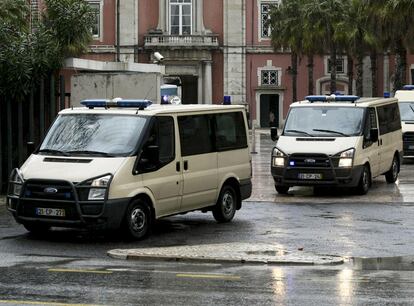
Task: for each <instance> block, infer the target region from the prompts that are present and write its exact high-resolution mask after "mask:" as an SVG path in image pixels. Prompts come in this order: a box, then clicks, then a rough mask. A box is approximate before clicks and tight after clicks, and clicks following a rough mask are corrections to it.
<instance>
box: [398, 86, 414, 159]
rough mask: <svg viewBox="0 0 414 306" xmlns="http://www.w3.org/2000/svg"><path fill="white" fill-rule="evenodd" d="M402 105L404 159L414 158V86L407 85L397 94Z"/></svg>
mask: <svg viewBox="0 0 414 306" xmlns="http://www.w3.org/2000/svg"><path fill="white" fill-rule="evenodd" d="M395 98H397V99H398V103H399V105H400V113H401V121H402V132H403V146H404V157H410V158H412V157H414V85H405V86H404V87H403V89H402V90H397V91H396V92H395Z"/></svg>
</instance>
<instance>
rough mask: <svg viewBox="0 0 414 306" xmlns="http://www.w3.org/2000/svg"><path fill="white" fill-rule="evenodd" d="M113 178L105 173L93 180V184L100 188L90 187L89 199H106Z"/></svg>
mask: <svg viewBox="0 0 414 306" xmlns="http://www.w3.org/2000/svg"><path fill="white" fill-rule="evenodd" d="M110 180H111V176H110V175H105V176H102V177H100V178H97V179H95V180H93V181H92V184H91V186H93V187H99V188H91V189H89V195H88V200H92V201H93V200H104V199H105V194H106V191H107V189H108V187H109V182H110Z"/></svg>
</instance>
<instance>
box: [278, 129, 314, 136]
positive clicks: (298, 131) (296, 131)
mask: <svg viewBox="0 0 414 306" xmlns="http://www.w3.org/2000/svg"><path fill="white" fill-rule="evenodd" d="M285 132H286V133H300V134H303V135H306V136H309V137H315V136H314V135H311V134H309V133H308V132H305V131H300V130H286V131H285Z"/></svg>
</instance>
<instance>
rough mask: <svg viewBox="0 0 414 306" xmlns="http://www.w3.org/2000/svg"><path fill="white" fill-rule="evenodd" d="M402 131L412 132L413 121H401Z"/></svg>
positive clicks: (413, 127) (413, 129)
mask: <svg viewBox="0 0 414 306" xmlns="http://www.w3.org/2000/svg"><path fill="white" fill-rule="evenodd" d="M401 127H402V132H403V133H405V132H414V121H402V125H401Z"/></svg>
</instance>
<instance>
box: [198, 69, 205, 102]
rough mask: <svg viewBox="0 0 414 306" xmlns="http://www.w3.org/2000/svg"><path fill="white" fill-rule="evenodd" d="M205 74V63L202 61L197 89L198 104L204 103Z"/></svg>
mask: <svg viewBox="0 0 414 306" xmlns="http://www.w3.org/2000/svg"><path fill="white" fill-rule="evenodd" d="M203 78H204V74H203V63H202V62H200V64H199V65H198V79H197V81H198V82H197V83H198V85H197V86H198V90H197V95H198V97H197V98H198V101H197V103H198V104H204V103H205V102H204V80H203Z"/></svg>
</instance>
